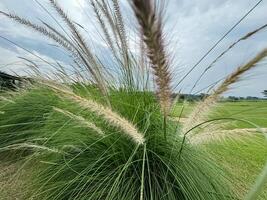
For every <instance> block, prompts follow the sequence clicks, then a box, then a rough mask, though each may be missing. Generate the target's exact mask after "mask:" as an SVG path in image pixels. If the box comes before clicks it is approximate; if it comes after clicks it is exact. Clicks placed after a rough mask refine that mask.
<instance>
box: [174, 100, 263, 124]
mask: <svg viewBox="0 0 267 200" xmlns="http://www.w3.org/2000/svg"><path fill="white" fill-rule="evenodd" d="M194 106H195V103H189V102H186V103H184V104H182V103H178V104H177V106H176V107H175V108H174V110H173V113H172V116H174V117H179V116H180V115H181V117H182V118H186V117H187V116H188V114H189V113H190V112H191V110H192V109H193V108H194ZM181 113H182V114H181ZM224 117H226V118H228V117H230V118H236V119H238V120H240V119H241V120H245V121H249V122H251V123H253V124H256V125H257V126H259V127H262V128H265V127H267V101H238V102H220V103H218V105H217V107H216V108H215V110H214V111H213V113H212V114H211V115H210V118H224ZM227 128H228V129H234V128H255V126H253V125H251V124H249V123H245V122H240V121H235V122H231V126H227Z"/></svg>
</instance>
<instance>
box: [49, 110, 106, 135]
mask: <svg viewBox="0 0 267 200" xmlns="http://www.w3.org/2000/svg"><path fill="white" fill-rule="evenodd" d="M53 110H54V111H56V112H59V113H61V114H63V115H65V116H67V117H69V118H71V119H74V120H75V121H77V122H79V123H80V124H82V125H85V126H86V127H88V128H90V129H93V130H94V131H95V132H97V133H98V134H99V135H104V132H103V131H102V130H101V129H100V128H99V127H97V126H96V125H95V124H94V123H92V122H89V121H87V120H86V119H85V118H83V117H82V116H77V115H75V114H73V113H71V112H69V111H67V110H62V109H60V108H56V107H53Z"/></svg>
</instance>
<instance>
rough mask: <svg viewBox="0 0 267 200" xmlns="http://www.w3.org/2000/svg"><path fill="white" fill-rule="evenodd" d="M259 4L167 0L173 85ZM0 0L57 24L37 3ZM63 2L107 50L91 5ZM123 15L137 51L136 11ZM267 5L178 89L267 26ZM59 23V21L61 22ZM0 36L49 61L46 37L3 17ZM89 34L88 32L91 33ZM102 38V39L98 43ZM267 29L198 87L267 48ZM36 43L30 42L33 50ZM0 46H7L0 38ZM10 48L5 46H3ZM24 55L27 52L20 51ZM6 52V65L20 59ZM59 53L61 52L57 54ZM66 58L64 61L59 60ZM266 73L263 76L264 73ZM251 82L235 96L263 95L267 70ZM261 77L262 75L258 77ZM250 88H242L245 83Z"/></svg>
mask: <svg viewBox="0 0 267 200" xmlns="http://www.w3.org/2000/svg"><path fill="white" fill-rule="evenodd" d="M39 1H40V2H41V3H42V4H43V5H44V6H45V7H46V8H48V9H49V8H50V7H49V3H48V1H47V0H39ZM257 1H258V0H235V1H230V0H216V1H214V0H201V1H199V0H191V1H188V0H169V1H166V2H168V7H167V16H166V29H165V33H166V39H167V40H168V41H167V43H168V44H169V48H170V51H169V52H170V54H171V55H172V57H174V58H175V62H174V64H175V65H173V68H174V70H175V71H176V72H177V74H176V77H175V79H174V83H175V82H177V81H178V80H179V79H180V78H181V77H182V76H183V74H185V73H186V72H187V71H188V70H189V68H190V67H191V66H193V65H194V64H195V63H196V61H198V60H199V59H200V58H201V56H202V55H204V53H205V52H207V50H209V48H210V47H211V46H212V45H213V44H214V43H215V42H216V41H217V40H218V39H219V38H220V37H221V36H222V35H223V34H224V33H226V31H227V30H229V29H230V28H231V26H233V24H235V23H236V22H237V21H238V20H239V19H240V18H241V17H242V16H243V15H244V14H245V13H246V12H247V11H248V10H249V9H250V8H251V7H252V6H253V5H255V3H256V2H257ZM17 2H18V1H17V0H1V2H0V10H4V11H12V12H13V11H14V12H16V13H18V14H19V15H22V16H24V17H27V18H29V19H31V20H34V21H38V20H39V18H41V19H43V20H45V21H47V22H49V23H53V24H55V23H54V22H53V20H52V19H51V18H50V17H49V16H48V15H47V13H45V12H44V11H43V10H42V9H41V7H39V6H38V4H36V3H35V0H32V1H29V0H20V1H19V2H20V3H19V4H18V3H17ZM58 2H59V4H60V5H62V6H63V7H64V9H65V10H66V12H67V13H68V14H69V15H70V16H71V17H72V18H73V19H74V20H75V22H77V23H79V24H82V25H85V26H84V27H85V28H86V30H87V32H85V35H87V37H88V42H89V44H90V45H91V46H92V48H93V49H97V48H99V45H100V46H102V47H105V45H104V43H103V41H102V40H101V39H99V35H98V32H97V30H98V29H97V28H98V26H97V25H96V23H95V17H94V15H93V12H92V10H91V9H90V6H89V5H88V3H87V1H86V0H58ZM121 2H122V12H123V14H124V19H125V20H126V25H127V33H129V34H131V37H130V38H132V39H133V40H131V41H130V43H131V47H132V48H133V49H135V47H136V42H137V41H134V39H136V38H137V37H136V35H135V32H133V30H136V28H137V26H136V23H133V22H134V21H133V20H134V18H133V16H132V11H131V10H130V8H129V5H128V1H127V0H121ZM266 10H267V2H266V1H263V2H262V3H261V4H260V5H259V6H258V7H257V8H256V9H255V10H254V11H253V12H252V13H251V14H250V15H249V16H248V17H247V18H246V19H245V20H244V21H243V22H242V23H241V24H240V25H239V26H238V27H237V28H236V29H235V30H234V31H233V32H232V33H231V34H229V35H228V37H227V38H226V39H225V40H224V41H222V42H221V43H220V45H219V46H218V48H216V49H215V50H214V51H213V52H212V53H211V54H210V55H209V57H207V59H205V60H204V62H203V63H201V65H199V66H198V67H197V68H196V70H195V71H193V73H192V74H191V75H190V76H189V77H188V78H187V79H186V80H185V82H183V84H182V85H181V86H180V88H179V89H182V90H183V91H184V92H188V91H190V88H191V87H192V85H193V83H194V81H195V80H196V78H197V77H198V76H199V74H200V72H201V71H202V70H203V69H204V68H205V67H206V66H207V65H208V63H209V62H210V61H212V60H213V59H214V58H215V57H216V56H217V55H218V54H219V53H220V52H221V51H222V50H224V49H225V48H226V47H227V46H228V45H229V44H231V42H233V41H235V40H236V39H238V38H239V37H241V36H242V35H244V34H245V33H247V32H249V31H251V30H254V29H255V28H257V27H259V26H261V25H263V24H264V23H267V22H266V20H265V19H267V12H266ZM49 11H51V14H53V15H55V11H52V9H49ZM57 19H59V18H57ZM0 32H1V35H5V36H10V37H11V38H12V39H14V38H15V39H16V40H17V41H19V40H20V41H24V42H25V41H28V43H30V41H31V40H32V38H34V40H32V43H36V45H35V46H36V47H35V50H37V48H39V49H41V50H43V51H42V55H45V56H47V57H51V53H50V54H49V50H46V51H44V49H43V48H44V46H43V45H41V44H45V43H47V41H46V40H45V39H44V38H43V37H39V36H38V34H36V33H33V32H32V31H30V30H28V29H25V28H23V27H22V26H18V25H16V24H15V23H10V21H8V20H6V19H4V18H3V17H1V16H0ZM88 33H90V34H88ZM96 38H98V39H96ZM265 38H267V30H265V31H263V32H262V33H260V34H258V35H257V36H255V37H253V38H251V39H249V40H247V41H244V42H242V43H240V45H239V46H238V47H237V48H235V49H233V50H232V51H230V52H229V54H228V55H227V56H225V57H224V58H223V59H221V61H220V62H218V63H217V64H216V66H215V67H214V68H213V69H212V70H211V71H210V72H209V73H208V74H207V76H206V77H204V78H203V80H202V81H201V83H200V84H199V86H198V87H197V88H196V89H200V88H202V87H204V86H206V85H208V84H210V83H212V82H214V81H216V80H218V79H219V78H221V77H223V76H225V75H227V74H229V73H230V72H231V71H233V70H234V69H235V68H236V67H237V66H238V65H240V64H242V63H244V62H246V61H247V60H248V59H249V58H251V57H252V56H253V55H255V54H256V53H257V52H258V51H259V50H260V49H262V48H264V47H266V46H267V41H266V39H265ZM32 45H33V44H29V47H30V46H32ZM0 46H2V47H3V43H2V42H1V39H0ZM5 47H6V46H5ZM103 52H105V51H103ZM20 53H21V54H23V52H20ZM0 54H2V55H3V56H2V58H3V57H5V58H6V59H2V62H4V61H5V60H6V61H8V62H11V61H12V60H13V59H14V60H15V58H16V56H14V53H13V52H12V51H9V50H6V49H4V48H0ZM55 55H58V54H55ZM60 60H62V59H60ZM262 72H264V73H262ZM251 73H252V74H253V78H248V80H247V81H243V82H241V83H240V84H238V85H237V86H236V87H235V89H234V90H232V93H234V94H236V95H260V92H261V90H262V88H263V87H264V86H263V85H264V84H265V85H266V81H265V80H266V79H267V77H266V76H267V75H266V76H265V75H261V74H267V70H266V69H264V68H262V67H261V68H260V69H259V70H258V71H257V70H254V71H253V72H251ZM260 75H261V76H260ZM243 84H244V85H249V87H248V86H246V88H245V89H244V88H243V87H242V85H243Z"/></svg>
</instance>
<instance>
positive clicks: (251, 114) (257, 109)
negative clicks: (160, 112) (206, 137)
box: [173, 101, 267, 199]
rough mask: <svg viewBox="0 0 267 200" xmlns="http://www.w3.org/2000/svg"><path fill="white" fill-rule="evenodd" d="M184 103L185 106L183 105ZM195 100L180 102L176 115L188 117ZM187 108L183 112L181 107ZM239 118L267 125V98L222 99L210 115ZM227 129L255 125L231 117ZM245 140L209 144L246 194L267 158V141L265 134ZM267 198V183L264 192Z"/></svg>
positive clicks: (265, 126)
mask: <svg viewBox="0 0 267 200" xmlns="http://www.w3.org/2000/svg"><path fill="white" fill-rule="evenodd" d="M183 105H184V106H183ZM193 107H194V104H192V103H188V102H187V103H185V104H181V103H179V104H177V106H176V107H175V109H174V112H173V116H175V117H179V116H181V117H182V118H186V117H187V115H188V114H189V113H190V111H191V110H192V108H193ZM182 110H183V112H182V114H181V111H182ZM228 117H231V118H236V119H238V120H240V119H241V120H245V121H249V122H251V123H253V124H255V125H257V126H259V127H262V128H267V101H240V102H221V103H218V105H217V107H216V109H215V111H214V112H213V113H212V114H211V115H210V118H228ZM224 128H225V129H239V128H255V127H254V126H253V125H252V124H249V123H245V122H240V121H230V123H227V124H226V126H225V127H224ZM240 139H241V140H238V141H233V140H225V141H217V142H214V143H212V144H211V143H210V144H207V145H206V146H207V150H208V151H209V152H212V154H213V155H214V157H215V159H216V160H217V161H218V163H219V164H223V165H224V166H225V168H226V169H227V171H228V172H229V173H230V174H231V176H232V177H233V187H235V188H236V190H237V191H238V192H239V193H240V195H241V196H243V195H244V194H245V193H246V192H247V191H248V189H249V188H250V187H251V185H252V184H253V183H254V181H255V179H256V177H257V175H258V174H259V173H260V172H261V170H262V168H263V166H264V164H265V162H266V161H267V142H266V139H265V137H264V136H262V135H260V134H259V133H255V136H252V137H251V136H249V137H248V136H244V137H243V138H240ZM262 199H267V187H266V191H265V193H264V194H263V196H262Z"/></svg>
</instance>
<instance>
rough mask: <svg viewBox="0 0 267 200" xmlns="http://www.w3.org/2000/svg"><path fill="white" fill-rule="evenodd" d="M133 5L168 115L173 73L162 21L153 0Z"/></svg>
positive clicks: (134, 2)
mask: <svg viewBox="0 0 267 200" xmlns="http://www.w3.org/2000/svg"><path fill="white" fill-rule="evenodd" d="M132 7H133V9H134V12H135V15H136V18H137V20H138V23H139V25H140V27H141V32H142V34H143V40H144V43H145V44H146V46H147V55H148V58H149V59H150V62H151V64H152V68H153V71H154V75H155V82H156V85H157V96H158V98H159V101H160V105H161V108H162V111H163V113H164V115H165V116H167V114H168V112H169V109H170V106H171V98H170V96H171V87H170V82H171V75H170V72H169V62H168V59H167V56H166V52H165V50H164V44H163V35H162V23H161V20H160V18H159V17H157V15H156V11H155V9H153V6H152V3H151V0H146V1H143V0H132Z"/></svg>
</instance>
